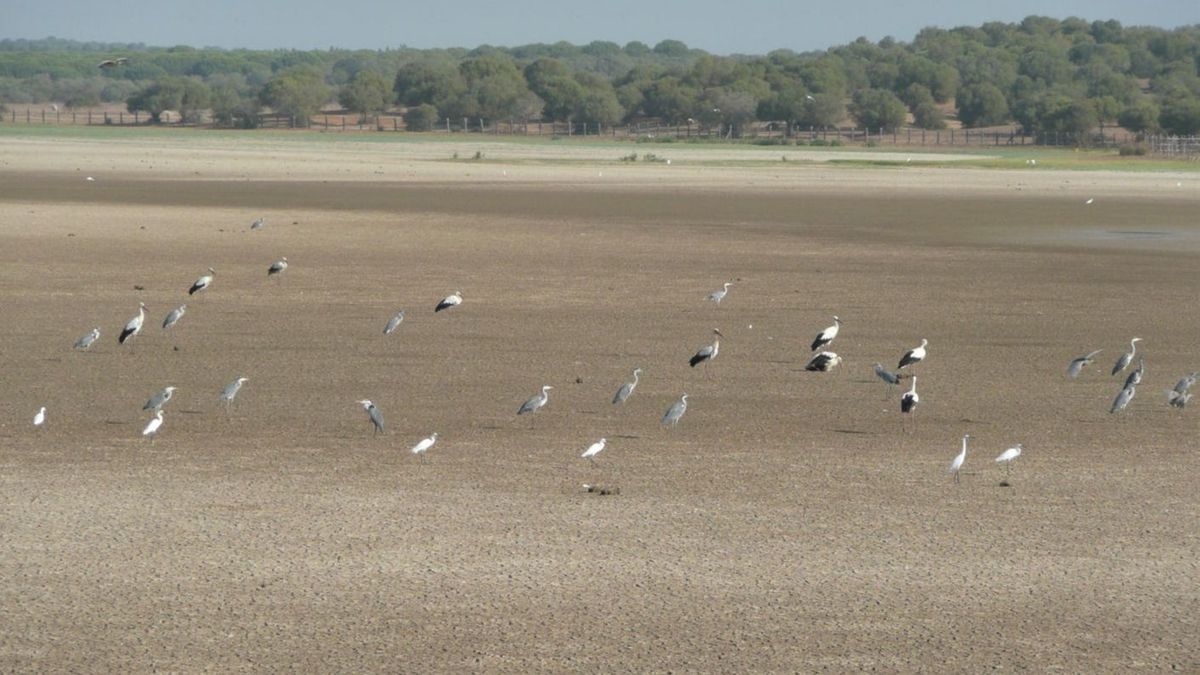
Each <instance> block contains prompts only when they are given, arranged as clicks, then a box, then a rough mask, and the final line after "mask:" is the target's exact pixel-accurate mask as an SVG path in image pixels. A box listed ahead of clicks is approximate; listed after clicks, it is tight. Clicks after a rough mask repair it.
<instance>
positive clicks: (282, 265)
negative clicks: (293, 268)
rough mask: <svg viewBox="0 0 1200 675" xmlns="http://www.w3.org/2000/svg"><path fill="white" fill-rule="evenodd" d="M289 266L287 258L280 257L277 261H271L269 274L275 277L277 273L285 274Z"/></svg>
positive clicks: (268, 269)
mask: <svg viewBox="0 0 1200 675" xmlns="http://www.w3.org/2000/svg"><path fill="white" fill-rule="evenodd" d="M301 262H303V261H301ZM287 267H288V263H287V258H280V259H279V260H276V261H275V262H273V263H271V266H270V267H268V268H267V276H268V277H273V276H275V275H276V274H283V273H284V272H285V271H287ZM300 276H304V275H300Z"/></svg>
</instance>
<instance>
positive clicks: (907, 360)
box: [897, 338, 929, 369]
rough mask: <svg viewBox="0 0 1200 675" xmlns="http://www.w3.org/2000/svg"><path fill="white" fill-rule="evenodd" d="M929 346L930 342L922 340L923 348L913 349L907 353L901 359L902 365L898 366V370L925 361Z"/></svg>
mask: <svg viewBox="0 0 1200 675" xmlns="http://www.w3.org/2000/svg"><path fill="white" fill-rule="evenodd" d="M928 345H929V340H926V339H925V338H921V346H920V347H913V348H912V349H910V350H908V351H907V352H905V353H904V356H901V357H900V365H899V366H897V368H898V369H899V368H905V367H907V366H911V365H912V364H914V363H920V362H921V361H923V360H925V347H926V346H928Z"/></svg>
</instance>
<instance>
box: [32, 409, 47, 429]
mask: <svg viewBox="0 0 1200 675" xmlns="http://www.w3.org/2000/svg"><path fill="white" fill-rule="evenodd" d="M45 423H46V406H42V408H41V410H38V411H37V414H36V415H34V416H33V426H35V427H41V426H42V425H43V424H45Z"/></svg>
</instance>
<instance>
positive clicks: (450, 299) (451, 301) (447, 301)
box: [433, 291, 463, 314]
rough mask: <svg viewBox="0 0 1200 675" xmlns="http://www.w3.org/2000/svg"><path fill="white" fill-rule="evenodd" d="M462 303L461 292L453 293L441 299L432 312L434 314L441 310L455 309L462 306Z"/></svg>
mask: <svg viewBox="0 0 1200 675" xmlns="http://www.w3.org/2000/svg"><path fill="white" fill-rule="evenodd" d="M462 301H463V296H462V291H454V292H453V293H451V294H450V295H447V296H446V297H444V298H442V301H441V302H439V303H438V304H437V307H434V308H433V311H434V313H435V314H436V313H437V312H440V311H442V310H446V309H450V308H451V307H457V306H459V305H461V304H462Z"/></svg>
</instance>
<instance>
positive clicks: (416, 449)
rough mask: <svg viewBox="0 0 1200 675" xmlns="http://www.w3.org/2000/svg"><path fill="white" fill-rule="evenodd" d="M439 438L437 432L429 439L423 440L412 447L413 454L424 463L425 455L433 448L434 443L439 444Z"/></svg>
mask: <svg viewBox="0 0 1200 675" xmlns="http://www.w3.org/2000/svg"><path fill="white" fill-rule="evenodd" d="M437 436H438V435H437V432H436V431H435V432H433V435H432V436H430V437H429V438H425V439H422V440H421V442H420V443H417V444H416V445H414V446H413V447H412V454H414V455H417V456H419V457H420V458H421V460H422V461H424V459H425V453H426V452H427V451H428V450H429V449H430V448H432V447H433V444H434V443H437Z"/></svg>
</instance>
